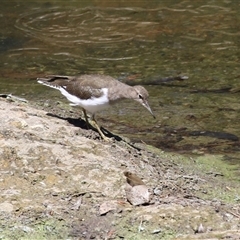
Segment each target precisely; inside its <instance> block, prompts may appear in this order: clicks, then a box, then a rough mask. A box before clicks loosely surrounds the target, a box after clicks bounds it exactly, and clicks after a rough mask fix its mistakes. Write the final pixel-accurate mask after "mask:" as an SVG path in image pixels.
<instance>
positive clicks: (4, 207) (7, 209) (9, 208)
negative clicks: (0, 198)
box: [0, 202, 14, 213]
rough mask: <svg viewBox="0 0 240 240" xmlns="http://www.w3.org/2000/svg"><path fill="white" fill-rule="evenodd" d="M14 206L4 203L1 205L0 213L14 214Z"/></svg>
mask: <svg viewBox="0 0 240 240" xmlns="http://www.w3.org/2000/svg"><path fill="white" fill-rule="evenodd" d="M13 209H14V208H13V205H12V204H11V203H9V202H3V203H1V204H0V212H9V213H10V212H12V211H13Z"/></svg>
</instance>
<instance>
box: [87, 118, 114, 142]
mask: <svg viewBox="0 0 240 240" xmlns="http://www.w3.org/2000/svg"><path fill="white" fill-rule="evenodd" d="M91 120H92V125H93V127H95V128H96V129H97V131H98V132H99V134H100V136H101V137H102V139H103V140H104V141H106V142H109V141H110V139H109V138H107V137H106V136H105V135H104V133H103V132H102V130H101V129H100V127H99V126H98V124H97V121H96V120H95V118H94V114H93V115H92V117H91Z"/></svg>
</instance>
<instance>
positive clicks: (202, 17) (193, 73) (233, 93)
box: [0, 0, 240, 154]
mask: <svg viewBox="0 0 240 240" xmlns="http://www.w3.org/2000/svg"><path fill="white" fill-rule="evenodd" d="M50 2H51V1H50ZM121 3H122V1H121ZM143 3H144V1H141V3H137V2H136V3H132V6H131V7H129V4H128V3H126V4H125V6H122V7H119V4H120V3H118V2H116V3H112V2H111V7H100V6H101V4H102V5H104V4H106V3H105V2H102V1H101V3H100V1H99V2H98V1H95V7H92V6H89V7H86V6H83V3H81V2H80V1H79V3H75V2H74V4H73V5H70V4H69V5H68V7H65V6H62V5H61V4H63V3H61V2H57V3H54V4H53V3H52V5H49V6H50V7H49V6H48V8H46V6H45V5H40V4H39V3H37V2H36V3H34V2H31V6H29V7H26V6H24V5H23V6H21V4H20V5H19V8H16V9H18V12H15V13H14V14H12V16H14V20H13V21H12V22H13V23H14V24H13V25H14V27H13V26H12V30H9V29H11V27H9V26H8V28H6V29H8V32H7V31H6V33H4V34H5V36H4V38H3V39H5V40H3V41H2V43H3V44H2V45H1V48H0V50H1V52H2V55H0V63H1V64H0V68H1V72H2V74H3V76H5V79H6V82H5V85H4V87H2V89H4V91H5V92H7V87H6V86H7V85H6V83H7V82H9V80H8V78H9V77H10V78H11V79H13V78H16V79H17V80H15V83H14V84H16V86H15V87H14V88H13V87H12V86H13V85H9V89H10V91H11V92H13V93H14V91H19V92H21V91H25V89H24V87H23V89H21V91H20V85H17V84H19V83H18V81H19V79H21V84H26V85H25V86H29V88H28V92H27V93H26V94H28V95H29V98H30V95H31V96H32V97H33V98H35V99H38V98H40V96H41V97H43V98H46V96H42V95H41V94H44V93H38V91H43V89H40V88H38V87H36V85H35V84H34V83H33V82H31V84H29V82H27V83H26V82H24V81H23V79H24V78H25V79H26V78H32V79H35V78H36V77H41V76H42V75H45V74H47V73H54V74H66V75H76V74H78V73H105V74H108V75H112V76H115V77H118V78H119V79H124V78H127V79H128V81H131V79H136V78H139V79H140V80H141V81H143V82H144V83H151V82H153V79H159V78H161V77H167V76H177V75H180V74H182V75H187V76H189V79H186V80H184V81H182V82H171V83H166V84H163V83H162V85H161V86H159V87H149V91H150V96H152V98H151V99H150V104H151V105H153V110H154V112H156V113H157V119H158V120H157V122H153V121H152V120H151V121H150V120H149V119H148V118H147V117H146V116H145V115H144V113H143V112H138V110H137V109H138V108H137V106H135V105H133V106H129V104H126V105H122V106H123V107H122V108H117V109H113V110H110V111H109V112H107V113H105V115H103V118H106V119H109V122H111V123H112V126H110V128H111V130H113V131H116V132H120V133H123V132H125V133H126V134H128V136H131V137H132V138H135V137H137V138H138V139H136V140H140V139H143V140H144V141H145V142H149V143H152V144H154V145H156V146H159V147H165V149H175V150H184V151H188V150H189V149H190V151H192V150H193V149H194V148H197V149H202V150H203V151H210V150H214V149H215V152H217V153H222V152H223V153H227V152H232V153H233V154H234V153H238V152H239V149H240V144H239V140H236V141H234V144H232V143H231V142H230V141H231V140H229V142H227V141H228V140H226V142H224V143H223V142H222V139H221V141H220V140H219V139H218V138H216V137H214V136H216V135H214V134H213V135H211V136H209V135H206V134H205V135H203V134H200V135H199V136H196V135H191V134H189V133H191V132H195V133H196V132H216V133H219V134H221V133H228V134H233V135H234V136H236V137H238V138H239V136H240V130H239V129H240V125H239V124H240V123H239V121H238V119H239V118H240V103H239V100H238V99H239V91H240V90H239V89H240V84H239V76H240V72H239V71H240V70H239V56H240V54H239V34H240V32H239V26H238V25H239V24H238V23H239V16H240V10H239V6H238V3H237V1H218V2H217V3H216V1H215V2H214V3H213V2H212V1H208V0H204V1H195V2H193V1H189V0H185V1H181V0H179V1H161V3H159V2H155V1H150V2H148V3H147V7H145V8H144V7H143V6H141V7H140V5H139V4H143ZM97 4H99V7H97ZM108 4H110V3H108ZM123 4H124V3H123ZM114 5H115V7H114ZM145 6H146V4H145ZM11 11H13V10H12V8H11ZM16 11H17V10H16ZM0 24H3V23H0ZM2 29H4V28H2ZM9 31H11V34H9ZM16 39H17V40H16ZM2 82H3V81H2ZM11 84H12V83H11ZM27 84H28V85H27ZM216 89H220V90H221V89H228V91H215V90H216ZM47 94H48V95H49V94H50V93H49V92H47ZM53 99H55V98H53ZM56 101H58V97H56ZM131 118H133V119H131ZM136 118H141V119H143V120H142V121H141V122H137V123H136ZM117 121H121V125H122V126H123V128H122V129H117V126H119V124H114V122H117ZM146 129H147V130H146ZM183 129H185V130H184V131H183ZM109 130H110V129H109ZM131 132H133V134H132V135H131V134H130V133H131ZM136 132H138V134H136ZM216 144H219V145H218V147H211V146H216ZM208 146H210V147H208Z"/></svg>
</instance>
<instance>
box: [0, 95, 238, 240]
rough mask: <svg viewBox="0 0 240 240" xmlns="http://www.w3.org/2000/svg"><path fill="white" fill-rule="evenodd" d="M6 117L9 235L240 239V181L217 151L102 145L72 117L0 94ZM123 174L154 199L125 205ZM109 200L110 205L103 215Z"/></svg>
mask: <svg viewBox="0 0 240 240" xmlns="http://www.w3.org/2000/svg"><path fill="white" fill-rule="evenodd" d="M0 116H1V117H0V121H1V126H0V145H1V152H0V156H1V161H2V162H1V166H2V168H1V181H0V188H1V203H0V219H1V220H0V224H1V226H2V229H3V230H2V232H1V234H0V235H1V236H2V237H3V238H2V239H11V238H22V239H34V238H36V239H44V238H46V237H47V239H64V238H67V239H88V238H91V239H122V238H123V239H133V237H134V239H161V238H163V239H193V238H194V239H209V238H213V239H214V238H216V239H224V238H225V237H226V236H230V237H232V238H231V239H238V238H237V237H239V236H240V231H239V230H238V224H239V219H240V215H239V211H240V208H239V206H238V205H239V199H237V197H238V196H240V190H239V189H238V188H237V185H238V184H239V183H238V182H237V181H233V180H231V177H230V176H227V170H228V169H226V172H223V169H225V168H226V166H225V165H223V166H218V164H219V162H218V160H216V156H215V155H214V156H211V155H204V156H201V157H196V158H195V159H190V158H186V157H182V156H181V155H178V154H167V153H164V152H162V151H161V150H159V149H156V148H154V147H151V146H147V145H144V144H141V145H139V144H134V143H131V144H132V146H136V148H134V147H132V146H129V145H127V144H126V143H124V142H122V141H113V142H111V143H105V142H103V141H101V140H99V137H98V133H96V132H94V131H92V130H88V129H83V128H81V127H78V124H76V122H74V124H73V123H71V121H70V120H71V119H64V118H62V119H61V118H57V117H54V116H53V115H51V114H47V112H45V111H43V110H38V109H36V108H34V107H32V106H30V105H29V104H27V103H22V102H17V101H16V102H9V101H8V100H5V99H0ZM138 148H139V149H138ZM201 158H205V159H204V160H203V161H202V160H201ZM214 159H215V160H214ZM204 161H205V162H207V161H209V162H211V163H212V165H209V166H207V167H206V166H205V164H204ZM218 167H220V168H218ZM124 171H130V172H133V173H135V174H137V175H138V176H139V177H140V178H141V179H142V180H143V182H144V183H145V184H146V186H147V187H148V188H149V191H150V193H151V202H150V204H148V205H144V206H137V207H136V206H132V205H131V204H130V203H129V202H128V201H127V199H126V192H125V186H126V178H125V176H124V174H123V172H124ZM103 204H105V205H107V206H109V209H110V210H109V211H107V212H106V214H102V215H101V214H100V212H99V209H100V208H101V207H102V206H103Z"/></svg>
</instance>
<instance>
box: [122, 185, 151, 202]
mask: <svg viewBox="0 0 240 240" xmlns="http://www.w3.org/2000/svg"><path fill="white" fill-rule="evenodd" d="M125 192H126V197H127V200H128V201H129V202H130V203H131V204H132V205H134V206H137V205H142V204H146V203H149V201H150V193H149V191H148V188H147V186H146V185H137V186H134V187H132V186H130V185H128V186H126V188H125Z"/></svg>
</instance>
